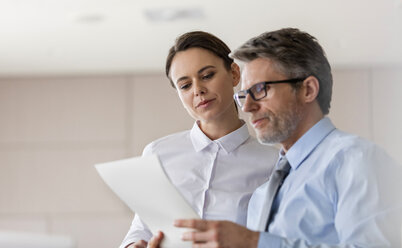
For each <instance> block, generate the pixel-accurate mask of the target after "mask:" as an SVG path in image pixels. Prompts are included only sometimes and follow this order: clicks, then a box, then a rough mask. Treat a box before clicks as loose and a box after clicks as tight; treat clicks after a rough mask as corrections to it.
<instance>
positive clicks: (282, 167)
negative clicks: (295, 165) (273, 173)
mask: <svg viewBox="0 0 402 248" xmlns="http://www.w3.org/2000/svg"><path fill="white" fill-rule="evenodd" d="M276 170H279V171H283V172H286V173H288V172H289V170H290V164H289V162H288V160H287V159H286V157H282V158H281V160H280V161H279V164H278V167H277V169H276Z"/></svg>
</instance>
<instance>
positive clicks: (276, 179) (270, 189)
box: [259, 157, 290, 231]
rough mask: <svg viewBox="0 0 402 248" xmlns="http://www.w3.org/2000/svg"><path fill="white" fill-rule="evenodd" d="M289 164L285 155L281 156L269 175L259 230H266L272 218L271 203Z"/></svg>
mask: <svg viewBox="0 0 402 248" xmlns="http://www.w3.org/2000/svg"><path fill="white" fill-rule="evenodd" d="M289 170H290V165H289V162H288V160H287V159H286V157H282V158H281V160H280V161H279V164H278V166H277V167H276V168H275V170H274V172H273V173H272V175H271V177H270V178H269V181H268V186H267V198H266V201H265V204H264V206H263V207H264V208H265V212H264V213H263V215H262V216H261V219H260V224H259V230H261V231H263V230H264V231H267V229H268V225H269V223H270V220H271V218H272V216H271V214H272V203H273V202H274V199H275V196H276V194H277V193H278V191H279V188H280V187H281V185H282V183H283V181H284V180H285V178H286V176H287V175H288V174H289Z"/></svg>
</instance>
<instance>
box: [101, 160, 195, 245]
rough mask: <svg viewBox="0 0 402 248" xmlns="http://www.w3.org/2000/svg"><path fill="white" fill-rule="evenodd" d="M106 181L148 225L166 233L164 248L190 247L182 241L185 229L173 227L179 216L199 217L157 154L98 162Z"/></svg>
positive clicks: (189, 243) (188, 243)
mask: <svg viewBox="0 0 402 248" xmlns="http://www.w3.org/2000/svg"><path fill="white" fill-rule="evenodd" d="M95 167H96V169H97V170H98V173H99V174H100V176H101V177H102V179H103V180H104V181H105V182H106V184H107V185H108V186H109V187H110V188H111V189H112V190H113V192H114V193H116V195H118V196H119V197H120V199H121V200H122V201H123V202H124V203H126V204H127V206H128V207H129V208H130V209H131V210H132V211H133V212H136V213H138V215H139V216H140V217H141V219H142V220H143V221H144V222H145V223H146V224H147V225H148V227H149V228H150V229H151V231H152V232H153V233H156V231H158V230H161V231H162V232H163V233H164V234H165V236H164V239H163V241H162V244H161V247H163V248H187V247H188V248H189V247H191V244H192V243H191V242H184V241H182V240H181V235H182V233H183V232H185V231H188V230H186V229H183V228H176V227H174V226H173V221H174V220H175V219H182V218H185V219H187V218H190V219H194V218H197V219H198V218H199V216H198V215H197V214H196V213H195V211H194V210H193V209H192V208H191V206H190V205H189V204H188V203H187V202H186V200H185V199H184V198H183V196H182V195H181V194H180V193H179V192H178V191H177V189H176V188H175V187H174V186H173V185H172V184H171V182H170V180H169V179H168V177H167V176H166V174H165V172H164V170H163V169H162V167H161V166H160V163H159V159H158V157H157V156H156V155H152V156H143V157H135V158H131V159H125V160H119V161H114V162H109V163H103V164H97V165H95Z"/></svg>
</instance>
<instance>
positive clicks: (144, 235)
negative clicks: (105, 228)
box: [119, 214, 152, 248]
mask: <svg viewBox="0 0 402 248" xmlns="http://www.w3.org/2000/svg"><path fill="white" fill-rule="evenodd" d="M151 237H152V233H151V231H150V230H149V229H148V227H147V225H146V224H145V223H144V222H143V221H142V220H141V218H140V217H139V216H138V215H137V214H136V215H135V216H134V219H133V222H132V223H131V226H130V230H128V233H127V235H126V237H125V238H124V240H123V242H122V243H121V245H120V247H119V248H124V247H126V246H127V245H129V244H132V243H135V242H137V241H139V240H145V241H148V240H150V239H151Z"/></svg>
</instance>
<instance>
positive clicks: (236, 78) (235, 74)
mask: <svg viewBox="0 0 402 248" xmlns="http://www.w3.org/2000/svg"><path fill="white" fill-rule="evenodd" d="M230 67H231V71H232V78H233V87H236V86H237V85H238V84H239V82H240V67H239V65H238V64H236V63H235V62H233V63H232V65H231V66H230Z"/></svg>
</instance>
